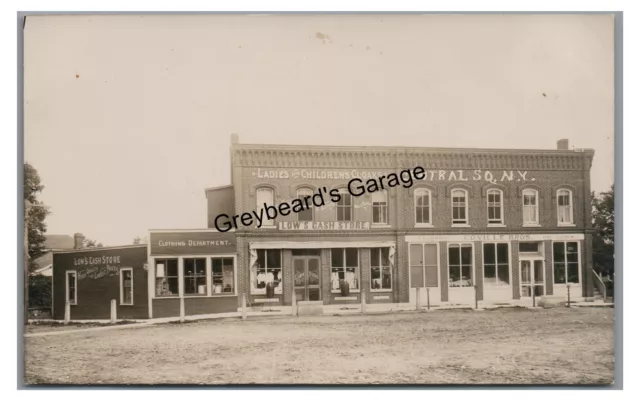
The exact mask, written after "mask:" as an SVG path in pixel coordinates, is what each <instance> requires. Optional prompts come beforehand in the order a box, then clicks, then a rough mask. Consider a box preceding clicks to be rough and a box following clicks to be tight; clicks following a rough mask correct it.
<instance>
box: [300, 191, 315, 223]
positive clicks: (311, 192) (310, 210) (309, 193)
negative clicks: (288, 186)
mask: <svg viewBox="0 0 640 401" xmlns="http://www.w3.org/2000/svg"><path fill="white" fill-rule="evenodd" d="M301 192H308V193H307V194H306V196H309V195H310V196H313V189H311V188H309V187H300V188H298V189H296V199H300V200H302V203H303V204H304V196H305V194H301ZM309 206H310V207H309V209H308V210H303V211H301V212H298V213H296V215H297V216H296V218H297V221H314V219H315V217H316V216H315V212H314V209H315V206H314V205H313V202H311V204H310V205H309ZM307 211H308V212H310V213H311V219H310V220H300V216H302V213H304V212H307Z"/></svg>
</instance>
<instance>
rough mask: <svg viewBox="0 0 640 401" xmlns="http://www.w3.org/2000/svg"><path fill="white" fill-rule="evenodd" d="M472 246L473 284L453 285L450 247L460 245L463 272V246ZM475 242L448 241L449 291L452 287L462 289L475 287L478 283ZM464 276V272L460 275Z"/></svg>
mask: <svg viewBox="0 0 640 401" xmlns="http://www.w3.org/2000/svg"><path fill="white" fill-rule="evenodd" d="M469 245H470V246H471V285H469V286H451V259H450V255H449V249H450V248H451V247H452V246H453V247H458V249H460V266H459V268H460V273H462V251H461V249H462V247H463V246H464V247H467V246H469ZM475 256H476V255H475V244H474V243H473V242H448V243H447V288H448V289H449V291H451V289H454V290H456V289H462V288H473V287H474V286H475V285H476V269H475ZM460 276H461V277H462V274H461V275H460Z"/></svg>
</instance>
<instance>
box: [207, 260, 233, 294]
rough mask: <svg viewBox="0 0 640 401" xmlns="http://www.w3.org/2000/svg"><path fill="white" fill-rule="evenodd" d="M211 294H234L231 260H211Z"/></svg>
mask: <svg viewBox="0 0 640 401" xmlns="http://www.w3.org/2000/svg"><path fill="white" fill-rule="evenodd" d="M211 294H212V295H232V294H235V273H234V266H233V258H211Z"/></svg>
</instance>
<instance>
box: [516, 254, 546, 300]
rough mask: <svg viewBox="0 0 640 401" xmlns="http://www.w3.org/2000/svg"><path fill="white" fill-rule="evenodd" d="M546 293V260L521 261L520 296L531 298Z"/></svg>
mask: <svg viewBox="0 0 640 401" xmlns="http://www.w3.org/2000/svg"><path fill="white" fill-rule="evenodd" d="M533 294H535V295H536V297H541V296H543V295H544V261H542V260H521V261H520V297H522V298H530V297H532V296H533Z"/></svg>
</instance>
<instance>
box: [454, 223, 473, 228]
mask: <svg viewBox="0 0 640 401" xmlns="http://www.w3.org/2000/svg"><path fill="white" fill-rule="evenodd" d="M451 227H462V228H470V227H471V226H470V225H469V224H456V223H454V224H452V225H451Z"/></svg>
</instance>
